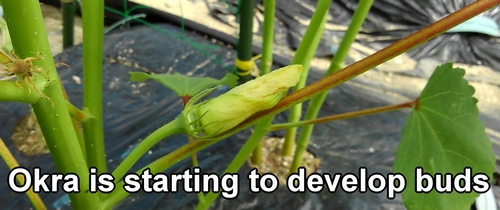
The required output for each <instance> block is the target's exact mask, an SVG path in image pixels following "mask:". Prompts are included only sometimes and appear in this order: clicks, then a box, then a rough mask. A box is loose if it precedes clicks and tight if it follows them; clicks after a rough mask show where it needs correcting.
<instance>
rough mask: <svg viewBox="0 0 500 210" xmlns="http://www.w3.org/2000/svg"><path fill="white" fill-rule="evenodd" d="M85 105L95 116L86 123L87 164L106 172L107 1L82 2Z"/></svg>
mask: <svg viewBox="0 0 500 210" xmlns="http://www.w3.org/2000/svg"><path fill="white" fill-rule="evenodd" d="M82 7H83V8H82V12H83V13H82V20H83V25H82V27H83V43H85V44H84V45H83V80H84V83H83V107H84V109H85V108H86V109H87V110H88V111H89V112H90V113H91V114H92V115H93V116H94V118H92V119H89V120H88V121H85V122H83V123H82V124H83V132H84V137H85V148H86V151H87V163H88V166H89V167H96V168H97V171H98V172H99V174H100V173H105V172H107V166H106V153H105V152H106V151H105V148H104V127H103V112H102V54H103V31H104V23H103V21H104V1H103V0H94V1H83V2H82Z"/></svg>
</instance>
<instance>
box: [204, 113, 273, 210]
mask: <svg viewBox="0 0 500 210" xmlns="http://www.w3.org/2000/svg"><path fill="white" fill-rule="evenodd" d="M273 118H274V115H272V116H268V117H266V118H264V119H262V121H259V122H258V123H257V124H256V125H255V127H254V131H253V133H252V135H251V136H250V138H248V140H247V141H246V142H245V145H243V147H242V148H241V150H240V151H239V152H238V154H237V155H236V157H234V159H233V160H232V161H231V163H230V164H229V166H228V167H227V168H226V170H225V171H224V173H223V174H226V173H236V172H238V170H239V169H240V168H241V166H242V165H243V164H244V163H245V161H246V160H247V159H248V156H249V155H250V153H252V150H254V149H255V147H256V146H257V144H259V142H261V141H262V138H264V136H265V135H266V133H267V132H268V131H269V127H270V126H271V122H272V121H273ZM219 194H220V192H219V193H214V192H209V193H208V194H206V195H205V202H204V203H198V206H197V207H196V209H198V210H199V209H208V207H210V205H211V204H212V203H213V202H214V201H215V199H217V196H219Z"/></svg>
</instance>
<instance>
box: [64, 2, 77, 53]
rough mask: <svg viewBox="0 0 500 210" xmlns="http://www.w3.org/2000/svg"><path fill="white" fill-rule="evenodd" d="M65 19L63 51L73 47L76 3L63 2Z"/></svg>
mask: <svg viewBox="0 0 500 210" xmlns="http://www.w3.org/2000/svg"><path fill="white" fill-rule="evenodd" d="M61 4H62V6H61V7H62V19H63V49H66V48H69V47H71V46H73V37H74V25H75V13H76V2H75V1H74V0H61Z"/></svg>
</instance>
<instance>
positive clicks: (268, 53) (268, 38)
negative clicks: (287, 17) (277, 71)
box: [260, 0, 276, 76]
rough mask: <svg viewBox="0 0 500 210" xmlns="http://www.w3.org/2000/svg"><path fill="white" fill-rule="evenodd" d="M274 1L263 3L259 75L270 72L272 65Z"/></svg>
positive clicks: (269, 0) (267, 0)
mask: <svg viewBox="0 0 500 210" xmlns="http://www.w3.org/2000/svg"><path fill="white" fill-rule="evenodd" d="M275 10H276V0H266V1H264V30H263V35H262V38H263V41H262V57H261V58H260V61H261V62H260V75H261V76H262V75H264V74H267V73H269V72H271V67H272V65H273V43H274V14H275Z"/></svg>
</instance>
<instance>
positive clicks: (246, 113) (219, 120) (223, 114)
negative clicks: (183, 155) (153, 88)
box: [183, 65, 302, 140]
mask: <svg viewBox="0 0 500 210" xmlns="http://www.w3.org/2000/svg"><path fill="white" fill-rule="evenodd" d="M301 73H302V65H290V66H287V67H283V68H280V69H277V70H274V71H272V72H271V73H269V74H266V75H264V76H261V77H258V78H256V79H254V80H252V81H249V82H247V83H245V84H242V85H240V86H238V87H235V88H233V89H231V90H229V91H228V92H227V93H224V94H222V95H220V96H218V97H216V98H213V99H210V100H207V101H204V102H201V103H197V104H195V103H196V102H197V101H198V100H200V99H201V98H202V97H204V96H205V95H207V94H208V93H210V92H211V90H207V91H204V92H202V93H200V94H198V95H197V96H195V97H193V98H192V99H191V101H190V102H189V103H188V104H187V105H186V109H185V110H184V112H183V114H184V117H185V119H186V123H187V124H188V130H189V133H190V135H192V136H194V137H196V138H198V139H207V140H210V139H212V138H211V137H212V136H214V135H217V134H220V133H223V132H226V131H228V130H230V129H231V128H233V127H235V126H236V125H238V124H239V123H241V122H243V121H244V120H245V119H247V118H248V117H250V116H251V115H253V114H255V113H256V112H259V111H262V110H266V109H270V108H272V107H273V106H274V105H276V104H277V103H278V101H279V100H280V99H281V98H282V97H283V96H285V95H286V93H287V91H288V89H289V88H290V87H293V86H295V85H296V84H297V82H298V81H299V79H300V76H301ZM212 90H213V89H212Z"/></svg>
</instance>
